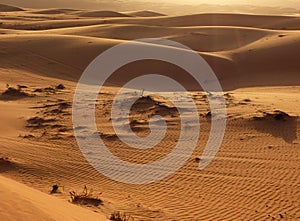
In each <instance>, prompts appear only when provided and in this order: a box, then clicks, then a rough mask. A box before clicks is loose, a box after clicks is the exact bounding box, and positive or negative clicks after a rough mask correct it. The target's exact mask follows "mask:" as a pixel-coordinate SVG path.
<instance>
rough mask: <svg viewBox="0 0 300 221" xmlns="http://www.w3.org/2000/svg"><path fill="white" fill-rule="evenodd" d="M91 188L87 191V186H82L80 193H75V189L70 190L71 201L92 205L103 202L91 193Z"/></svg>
mask: <svg viewBox="0 0 300 221" xmlns="http://www.w3.org/2000/svg"><path fill="white" fill-rule="evenodd" d="M92 192H93V190H92V189H91V190H90V191H88V189H87V187H86V186H84V188H83V191H82V193H79V194H78V193H76V192H75V191H72V192H70V196H71V202H72V203H74V204H80V205H93V206H99V205H102V204H103V201H102V200H101V199H99V198H98V196H97V197H94V196H93V194H92ZM99 195H101V193H100V194H99Z"/></svg>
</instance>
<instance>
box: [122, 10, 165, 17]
mask: <svg viewBox="0 0 300 221" xmlns="http://www.w3.org/2000/svg"><path fill="white" fill-rule="evenodd" d="M126 14H128V15H131V16H136V17H160V16H166V15H164V14H161V13H158V12H153V11H136V12H129V13H126Z"/></svg>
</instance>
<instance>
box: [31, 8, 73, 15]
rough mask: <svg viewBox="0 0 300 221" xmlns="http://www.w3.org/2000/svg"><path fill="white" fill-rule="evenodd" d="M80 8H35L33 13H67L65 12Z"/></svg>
mask: <svg viewBox="0 0 300 221" xmlns="http://www.w3.org/2000/svg"><path fill="white" fill-rule="evenodd" d="M76 11H78V10H76V9H69V8H63V9H62V8H57V9H56V8H55V9H45V10H35V11H33V12H32V13H35V14H46V15H47V14H50V15H51V14H65V13H74V12H76Z"/></svg>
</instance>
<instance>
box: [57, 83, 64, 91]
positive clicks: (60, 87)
mask: <svg viewBox="0 0 300 221" xmlns="http://www.w3.org/2000/svg"><path fill="white" fill-rule="evenodd" d="M65 88H66V87H65V86H64V85H63V84H59V85H57V86H56V89H57V90H63V89H65Z"/></svg>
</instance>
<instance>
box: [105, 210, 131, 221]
mask: <svg viewBox="0 0 300 221" xmlns="http://www.w3.org/2000/svg"><path fill="white" fill-rule="evenodd" d="M109 220H113V221H130V220H131V221H133V218H132V217H130V216H127V215H126V214H125V213H120V212H114V213H112V214H111V215H110V218H109Z"/></svg>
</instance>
